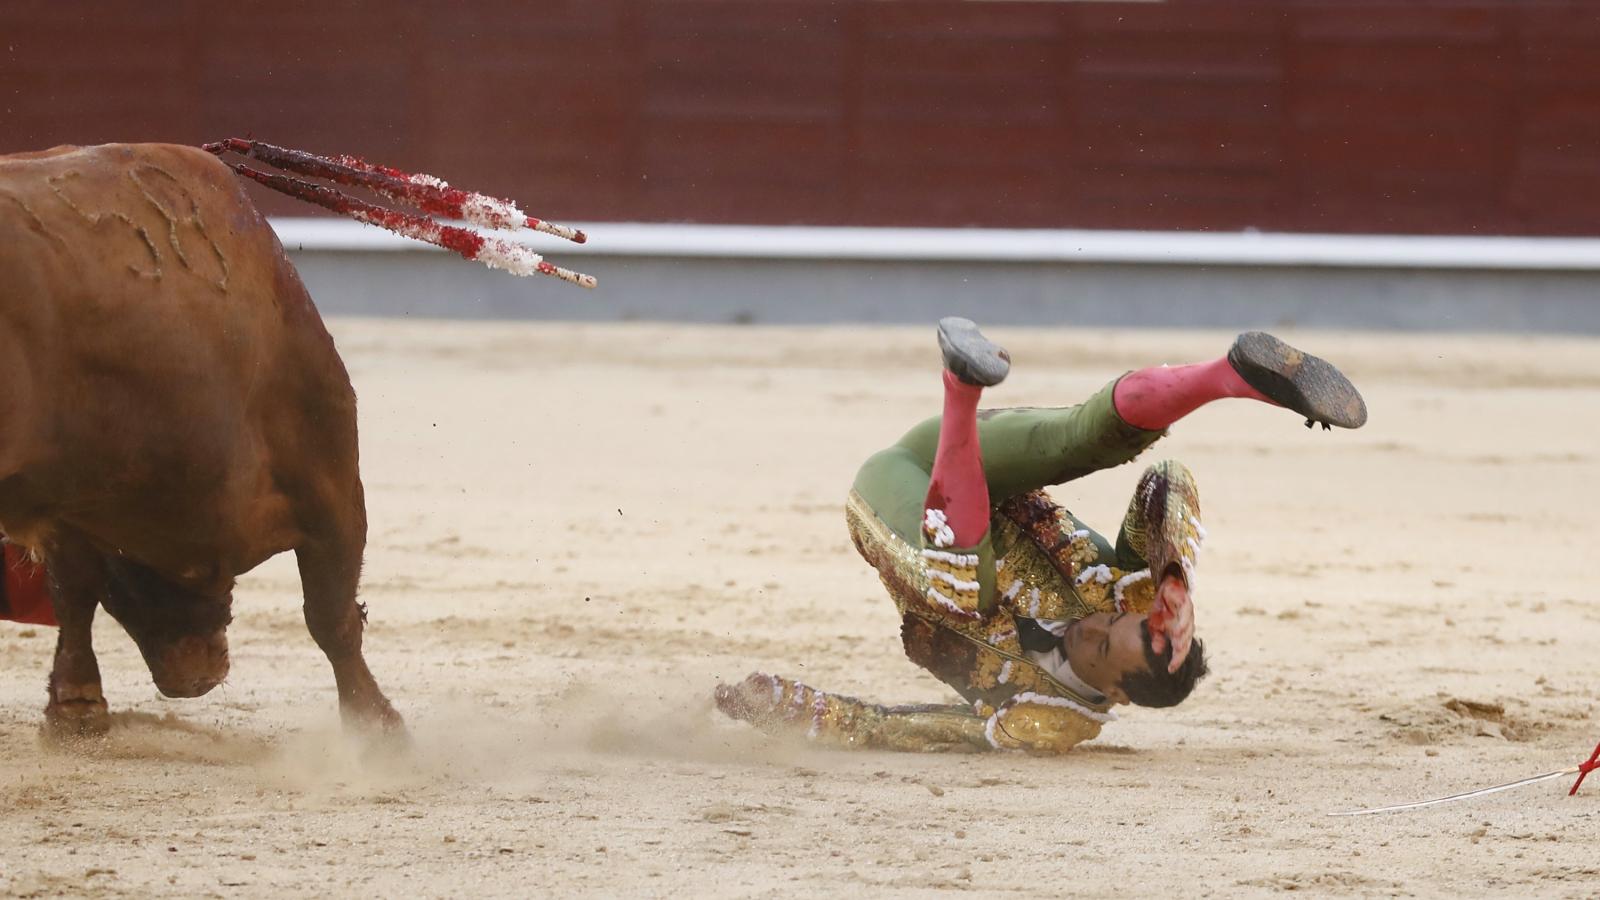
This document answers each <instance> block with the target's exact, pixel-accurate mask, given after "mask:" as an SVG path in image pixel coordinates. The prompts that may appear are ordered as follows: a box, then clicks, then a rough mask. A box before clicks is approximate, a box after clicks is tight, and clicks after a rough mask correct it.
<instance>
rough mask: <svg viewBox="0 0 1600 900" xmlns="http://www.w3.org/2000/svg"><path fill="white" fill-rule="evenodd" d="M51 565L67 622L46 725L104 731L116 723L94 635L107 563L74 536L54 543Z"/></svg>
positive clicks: (73, 732)
mask: <svg viewBox="0 0 1600 900" xmlns="http://www.w3.org/2000/svg"><path fill="white" fill-rule="evenodd" d="M45 566H46V569H47V571H48V572H49V576H50V578H49V580H50V601H51V606H52V607H53V609H54V610H55V614H56V621H57V622H59V623H60V625H61V629H60V631H59V632H58V633H57V635H56V656H55V663H54V665H52V666H51V669H50V703H49V705H47V706H46V707H45V710H44V716H45V728H46V729H47V731H48V732H49V734H50V735H51V736H53V737H58V738H73V737H79V736H82V735H93V734H104V733H105V731H106V730H107V729H108V728H110V727H111V716H110V713H109V712H108V711H107V708H106V698H105V694H104V693H103V692H102V691H101V689H100V664H99V662H98V661H96V660H95V656H94V646H93V644H92V640H91V634H90V630H91V626H92V625H93V624H94V611H95V607H97V606H99V605H100V600H101V598H102V597H104V596H105V593H106V573H105V568H104V565H103V564H102V562H101V557H100V554H99V553H98V552H96V551H95V550H94V548H93V547H91V546H89V544H88V543H87V542H86V541H84V540H83V539H81V538H78V537H75V536H74V537H67V538H63V539H61V540H58V541H56V542H54V544H53V545H52V546H51V547H50V548H49V550H48V552H47V553H46V558H45Z"/></svg>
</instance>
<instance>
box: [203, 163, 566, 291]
mask: <svg viewBox="0 0 1600 900" xmlns="http://www.w3.org/2000/svg"><path fill="white" fill-rule="evenodd" d="M204 148H205V149H206V150H207V151H209V152H211V153H214V154H216V155H218V156H221V155H222V154H224V153H228V152H233V153H238V154H240V155H242V156H246V157H249V158H251V159H255V160H259V161H261V162H263V163H266V164H267V165H269V166H272V167H273V168H275V169H282V170H283V171H286V172H293V173H296V174H299V175H307V176H310V177H312V178H324V179H327V180H328V181H332V182H335V183H337V184H345V185H351V186H353V187H360V188H365V189H367V190H370V191H372V192H373V193H375V194H377V195H379V196H381V197H384V198H387V199H388V200H391V201H393V202H395V203H399V204H404V205H406V206H413V207H416V208H417V209H420V210H422V211H423V214H422V215H419V214H417V213H409V212H400V211H397V210H392V209H386V208H384V207H382V206H377V205H375V204H372V203H368V202H366V201H365V200H360V199H357V198H355V197H352V196H350V195H349V194H346V193H344V192H343V191H341V190H339V189H337V188H332V187H328V186H326V185H321V184H317V183H315V182H311V181H306V180H304V179H301V178H294V177H291V176H289V175H275V174H272V173H269V172H262V171H260V170H259V169H253V168H251V167H249V166H247V165H245V164H244V163H240V162H228V165H229V166H231V167H232V168H233V170H234V171H235V172H238V173H239V174H240V175H243V176H244V177H246V178H249V179H251V180H253V181H256V182H259V183H261V184H264V185H266V186H267V187H269V188H272V189H273V190H275V191H278V192H279V193H283V194H287V195H289V196H291V197H294V198H295V199H297V200H304V201H306V202H308V203H315V204H316V205H318V206H321V207H323V208H325V209H331V210H333V211H334V212H336V213H339V214H341V215H345V216H349V217H350V218H352V219H355V220H356V221H358V222H365V223H366V224H368V225H377V226H378V227H380V228H386V229H388V230H389V231H393V232H394V233H396V234H399V235H404V236H405V237H409V238H414V239H416V240H419V241H426V242H428V243H430V244H435V245H438V246H440V247H443V248H445V249H446V250H453V251H455V252H456V253H459V254H461V256H463V257H465V258H466V259H475V260H477V261H479V262H481V263H483V264H485V265H487V266H489V267H491V268H495V269H504V270H506V271H507V272H511V273H512V274H515V275H533V274H540V275H553V276H555V277H557V278H560V279H561V280H562V281H567V282H571V283H572V284H576V285H578V286H580V287H586V288H592V287H594V286H595V279H594V276H592V275H585V274H583V273H581V272H574V271H572V270H570V269H563V268H561V267H560V266H557V265H553V264H551V263H549V262H546V261H545V259H544V257H542V256H540V255H539V254H537V253H534V252H533V251H532V250H530V249H528V248H527V247H525V246H523V245H521V244H518V243H514V242H512V241H508V240H504V239H502V238H497V237H489V236H487V235H483V234H480V233H478V232H477V231H474V230H473V229H471V228H462V227H459V226H455V225H445V224H442V223H440V222H437V221H435V220H434V219H433V218H432V217H433V216H443V217H445V218H450V219H458V220H461V221H464V222H467V223H468V224H471V225H474V226H477V227H479V228H488V229H493V230H498V231H518V230H521V229H529V230H532V231H540V232H543V233H545V234H550V235H555V236H556V237H559V238H565V239H567V240H569V241H573V242H574V243H579V244H581V243H584V242H585V241H587V240H588V236H587V235H585V234H584V233H583V232H582V231H579V230H578V229H576V228H571V227H569V226H566V225H558V224H556V223H554V222H546V221H544V220H542V219H536V218H534V217H533V216H530V215H527V214H525V213H524V212H522V210H520V209H518V208H517V206H516V204H514V203H512V202H511V201H509V200H501V199H499V198H496V197H490V196H488V195H486V194H479V193H476V192H474V191H464V190H461V189H459V188H453V187H451V186H450V185H449V184H447V183H445V182H444V181H442V180H440V179H438V178H435V177H433V176H432V175H423V174H409V173H406V172H402V171H400V170H399V169H394V168H390V167H388V166H379V165H374V164H372V163H369V162H367V161H366V160H363V159H360V158H358V157H354V156H337V157H332V158H330V157H325V156H317V155H315V154H311V153H306V152H304V151H301V150H289V149H287V148H284V147H278V146H274V145H272V144H268V143H264V142H262V141H251V140H244V139H242V138H227V139H226V140H221V141H217V142H216V143H212V144H206V145H204Z"/></svg>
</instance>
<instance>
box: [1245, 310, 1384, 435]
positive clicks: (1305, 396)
mask: <svg viewBox="0 0 1600 900" xmlns="http://www.w3.org/2000/svg"><path fill="white" fill-rule="evenodd" d="M1228 362H1229V363H1230V364H1231V365H1232V366H1233V370H1234V371H1235V372H1238V373H1239V377H1240V378H1243V379H1244V380H1245V383H1246V384H1248V385H1250V386H1251V387H1253V388H1255V389H1256V390H1258V391H1260V392H1261V393H1263V394H1265V395H1266V396H1267V397H1268V398H1269V399H1270V400H1272V402H1274V403H1277V404H1278V405H1280V406H1284V407H1287V408H1289V409H1292V410H1294V411H1295V412H1297V413H1299V414H1300V415H1302V416H1305V417H1306V427H1307V428H1310V427H1311V426H1313V425H1315V424H1317V423H1321V425H1322V427H1323V428H1324V429H1326V428H1328V427H1330V426H1331V425H1337V426H1339V427H1340V428H1360V427H1361V426H1362V425H1365V424H1366V422H1367V401H1365V400H1363V399H1361V392H1360V391H1358V390H1356V386H1355V385H1353V384H1351V383H1350V379H1348V378H1346V377H1344V373H1343V372H1340V371H1339V370H1338V368H1336V367H1335V366H1334V365H1333V364H1332V363H1330V362H1328V361H1327V360H1324V359H1321V358H1319V357H1315V356H1312V355H1311V354H1309V353H1302V352H1301V351H1299V350H1296V349H1295V348H1293V347H1291V346H1289V345H1288V344H1285V343H1284V342H1283V341H1280V340H1278V339H1277V338H1275V337H1273V336H1272V335H1270V334H1267V333H1266V332H1262V331H1249V332H1245V333H1244V334H1241V335H1239V337H1238V338H1237V339H1236V340H1235V341H1234V342H1233V347H1232V348H1231V349H1229V350H1228Z"/></svg>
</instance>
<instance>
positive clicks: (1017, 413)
mask: <svg viewBox="0 0 1600 900" xmlns="http://www.w3.org/2000/svg"><path fill="white" fill-rule="evenodd" d="M1115 387H1116V382H1115V381H1113V382H1112V383H1111V384H1108V385H1106V386H1105V387H1104V388H1102V389H1101V390H1100V391H1098V392H1097V393H1095V394H1094V396H1092V397H1090V398H1089V399H1088V400H1086V401H1084V402H1083V403H1080V404H1079V405H1077V406H1072V407H1065V408H1017V409H993V410H984V411H982V412H980V413H979V414H978V445H979V448H980V450H981V452H982V454H983V472H984V478H985V480H986V481H987V482H988V486H989V500H990V503H991V504H993V505H995V506H998V505H999V504H1001V503H1003V502H1005V501H1006V500H1008V499H1010V498H1012V497H1015V496H1018V495H1020V494H1025V493H1027V492H1029V491H1033V490H1038V489H1039V488H1042V487H1045V486H1048V485H1052V484H1061V483H1063V482H1067V481H1071V480H1073V479H1075V478H1081V477H1083V476H1084V475H1087V474H1089V473H1091V472H1095V471H1098V470H1100V469H1109V468H1112V467H1115V466H1120V465H1122V464H1123V463H1126V462H1129V461H1131V460H1132V459H1134V458H1135V457H1137V456H1138V455H1139V454H1140V453H1142V452H1144V450H1145V448H1147V447H1149V446H1150V445H1151V444H1153V443H1155V442H1156V441H1157V440H1159V439H1160V438H1161V436H1162V434H1163V433H1162V432H1159V431H1145V430H1144V429H1141V428H1135V427H1134V426H1132V425H1129V424H1128V423H1126V422H1124V421H1123V420H1122V417H1121V416H1119V415H1118V414H1117V411H1116V407H1115V405H1114V404H1113V402H1112V393H1113V390H1114V389H1115ZM939 426H940V418H939V417H938V416H935V417H933V418H931V419H928V420H926V421H924V422H921V423H919V424H918V425H917V426H916V427H914V428H912V429H911V430H910V431H909V432H907V433H906V435H905V436H904V437H902V438H901V439H900V440H899V441H898V442H897V443H896V444H895V445H894V446H893V447H890V448H888V449H887V450H883V451H880V452H878V453H875V454H873V455H872V456H871V457H870V458H868V460H867V461H866V463H864V464H863V465H862V466H861V469H860V471H859V472H857V474H856V480H855V485H854V487H855V491H856V493H857V494H858V495H860V497H861V499H862V500H863V501H864V502H865V503H866V504H867V505H868V506H869V507H871V509H872V511H873V512H874V513H876V514H877V515H878V517H879V518H880V519H882V520H883V522H884V524H885V525H887V526H889V529H890V530H891V531H893V532H894V533H895V534H896V535H897V536H898V537H899V538H900V539H902V540H904V541H905V542H906V543H907V544H909V545H910V546H912V547H916V548H919V549H920V548H924V547H925V546H926V542H925V541H924V538H923V516H924V510H923V502H924V501H925V499H926V498H927V493H928V482H929V480H930V478H931V477H932V473H933V460H934V455H935V452H936V451H937V449H938V446H939ZM1096 538H1097V542H1098V543H1102V544H1104V543H1106V542H1105V540H1104V538H1099V537H1098V536H1096ZM1107 546H1109V545H1107ZM947 549H949V550H950V551H951V552H953V553H955V554H971V555H975V556H976V557H977V560H976V563H977V564H976V566H970V567H969V566H957V567H956V568H955V569H954V570H953V571H952V573H951V574H952V575H953V576H954V577H955V578H956V579H957V580H958V581H962V582H964V583H969V584H970V581H971V580H976V582H977V584H978V589H977V597H976V599H975V601H974V602H973V603H972V604H971V608H975V610H976V611H977V612H979V613H986V612H987V611H989V610H991V609H993V608H994V603H995V565H994V552H993V549H992V547H991V545H990V539H989V535H988V534H985V536H984V538H983V540H982V541H980V542H979V544H978V545H977V546H975V547H952V548H947ZM937 587H938V588H939V589H940V590H941V591H946V590H947V588H946V586H945V585H943V584H940V585H937ZM969 590H970V588H969ZM967 596H969V597H970V594H969V595H967ZM951 602H952V604H953V605H954V606H957V607H968V604H966V603H963V598H961V597H957V596H953V595H952V601H951Z"/></svg>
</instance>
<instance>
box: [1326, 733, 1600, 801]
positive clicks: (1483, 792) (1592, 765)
mask: <svg viewBox="0 0 1600 900" xmlns="http://www.w3.org/2000/svg"><path fill="white" fill-rule="evenodd" d="M1596 770H1600V744H1596V745H1595V748H1594V754H1593V755H1591V756H1590V757H1589V759H1588V761H1587V762H1581V763H1579V764H1577V765H1575V766H1570V767H1568V768H1565V769H1561V770H1560V771H1557V772H1546V773H1544V774H1543V775H1534V776H1533V777H1531V778H1523V779H1520V780H1517V781H1508V782H1506V783H1505V784H1497V785H1495V786H1493V787H1486V788H1479V789H1478V790H1475V791H1467V792H1466V793H1464V794H1451V795H1450V796H1448V797H1437V798H1435V799H1433V800H1419V801H1417V802H1415V803H1397V804H1395V805H1394V806H1379V807H1375V808H1373V809H1355V810H1351V811H1349V812H1331V813H1328V815H1330V816H1370V815H1376V814H1377V813H1389V812H1404V811H1406V810H1409V809H1422V808H1423V807H1425V806H1439V805H1440V804H1444V803H1454V802H1456V801H1457V800H1471V799H1472V798H1474V797H1487V796H1488V795H1490V794H1498V793H1500V792H1501V791H1509V790H1511V789H1512V788H1519V787H1522V786H1524V785H1529V784H1538V783H1539V782H1541V781H1549V780H1551V779H1553V778H1565V777H1566V776H1568V775H1577V776H1578V780H1577V781H1574V782H1573V783H1572V790H1570V791H1568V792H1567V796H1568V797H1571V796H1573V795H1575V794H1577V793H1578V788H1580V787H1582V786H1583V780H1584V779H1585V778H1588V777H1589V773H1590V772H1593V771H1596Z"/></svg>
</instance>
